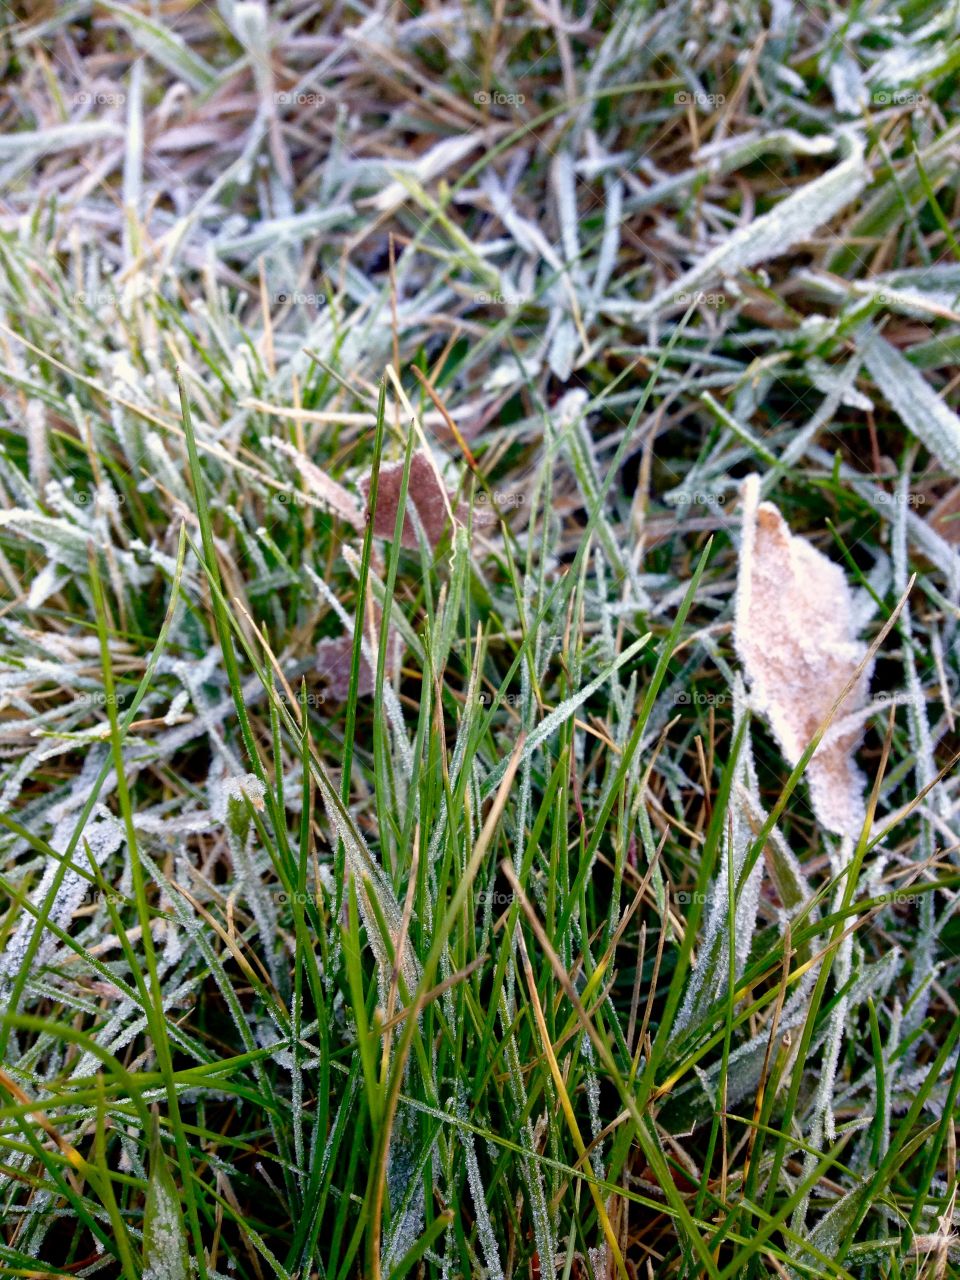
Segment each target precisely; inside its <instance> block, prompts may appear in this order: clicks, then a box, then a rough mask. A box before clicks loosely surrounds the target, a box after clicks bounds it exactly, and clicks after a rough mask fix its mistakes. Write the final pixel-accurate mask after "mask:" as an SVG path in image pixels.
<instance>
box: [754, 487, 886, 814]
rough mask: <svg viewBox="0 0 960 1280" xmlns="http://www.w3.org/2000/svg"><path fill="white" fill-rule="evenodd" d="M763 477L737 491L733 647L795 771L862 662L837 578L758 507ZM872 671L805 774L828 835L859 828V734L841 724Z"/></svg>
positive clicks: (860, 701)
mask: <svg viewBox="0 0 960 1280" xmlns="http://www.w3.org/2000/svg"><path fill="white" fill-rule="evenodd" d="M758 496H759V477H757V476H750V477H748V479H747V480H746V482H745V483H744V487H743V506H744V513H743V537H742V542H741V547H740V569H739V576H738V582H737V603H736V623H735V641H736V647H737V653H738V654H739V656H740V661H741V662H742V663H743V666H744V669H745V671H746V673H747V677H748V679H749V682H750V692H751V696H752V698H753V701H754V704H755V706H756V707H757V709H758V710H759V711H761V712H763V714H764V715H766V717H767V718H768V719H769V722H770V727H771V729H772V730H773V733H774V736H775V737H776V739H777V742H778V744H779V746H780V749H781V750H782V751H783V754H784V756H785V757H786V759H787V760H788V761H789V763H790V764H791V765H795V764H796V763H797V761H798V760H799V759H800V757H801V755H802V754H803V752H804V750H805V749H806V747H807V746H808V745H809V743H810V740H811V738H812V737H813V736H814V734H815V733H816V731H817V730H818V729H819V728H820V726H821V725H822V724H823V722H824V721H825V720H826V718H827V716H828V715H829V714H830V712H831V710H832V708H833V706H834V703H835V702H836V700H837V698H838V697H839V696H840V694H841V693H842V692H843V689H844V687H845V686H846V685H847V683H848V682H849V681H850V680H851V679H852V677H853V675H854V673H855V672H856V669H857V667H858V666H859V664H860V663H861V662H862V661H863V659H864V657H865V655H866V652H867V649H866V646H865V645H864V644H863V643H862V641H860V640H859V639H858V636H857V626H856V616H857V615H856V608H855V604H854V598H853V593H852V591H851V590H850V587H849V584H848V583H847V580H846V577H845V576H844V573H843V570H842V569H841V568H840V567H839V565H836V564H834V563H833V561H832V560H830V559H828V558H827V556H825V555H824V554H823V553H822V552H820V551H818V550H817V549H816V548H815V547H813V546H812V545H811V544H810V543H809V542H807V541H806V540H805V539H804V538H800V537H798V536H797V535H795V534H792V533H791V532H790V529H789V528H788V527H787V524H786V522H785V520H784V519H783V516H782V515H781V514H780V512H779V511H778V510H777V508H776V507H775V506H774V505H773V503H771V502H762V503H760V504H759V506H758V505H757V498H758ZM869 683H870V671H869V670H868V669H864V671H863V672H861V674H860V677H859V679H858V680H857V683H856V685H855V686H854V687H853V689H851V691H850V692H849V693H848V694H847V696H846V698H845V699H844V701H843V703H842V705H841V706H840V707H839V708H838V711H837V716H836V717H835V719H834V721H833V723H832V724H831V726H830V727H829V728H828V729H827V731H826V733H825V734H824V736H823V738H822V740H821V742H820V744H819V746H818V747H817V749H816V751H815V752H814V754H813V756H812V758H811V760H810V763H809V764H808V766H807V780H808V782H809V784H810V796H811V801H812V804H813V810H814V813H815V814H816V817H817V819H818V821H819V822H820V823H822V825H823V826H824V827H826V828H827V830H828V831H833V832H836V833H838V834H854V833H856V832H857V831H858V830H859V828H860V826H861V825H862V823H863V815H864V804H863V787H864V781H863V777H862V775H861V773H860V772H859V770H858V769H857V767H856V765H855V763H854V760H853V751H854V749H855V748H856V745H857V743H858V741H859V738H860V727H859V724H855V725H854V727H849V726H845V725H844V723H843V716H844V715H850V714H851V713H853V712H856V711H859V710H861V708H863V707H864V706H865V705H866V701H867V689H868V686H869Z"/></svg>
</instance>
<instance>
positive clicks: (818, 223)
mask: <svg viewBox="0 0 960 1280" xmlns="http://www.w3.org/2000/svg"><path fill="white" fill-rule="evenodd" d="M841 142H842V145H843V146H844V147H845V149H846V151H847V156H846V158H845V159H844V160H841V162H840V163H839V164H838V165H835V166H834V168H832V169H830V170H829V172H827V173H825V174H823V175H822V177H819V178H816V179H814V181H813V182H809V183H807V185H806V186H805V187H801V188H800V189H799V190H798V191H794V192H792V193H791V194H790V195H788V196H786V197H785V198H784V199H783V200H781V202H780V203H779V204H778V205H777V207H776V208H775V209H771V210H770V212H769V213H766V214H764V215H763V216H762V217H760V218H755V219H753V221H752V222H748V223H745V224H744V225H743V226H742V227H740V228H738V229H737V230H736V231H735V232H734V233H733V235H731V236H729V237H728V238H727V239H726V240H724V241H723V243H722V244H719V245H717V247H716V248H715V249H711V250H710V252H709V253H707V254H706V255H705V256H704V257H702V258H701V259H700V261H699V262H698V263H696V265H695V266H692V267H691V268H690V270H689V271H687V272H685V273H684V274H683V275H682V276H681V277H680V278H679V280H675V281H674V282H673V284H671V285H668V286H667V287H666V288H665V289H661V290H660V291H659V292H657V293H655V294H654V295H653V297H652V298H651V299H650V300H649V301H648V302H645V303H641V304H640V305H639V306H638V307H637V310H636V317H637V319H638V320H641V321H643V320H650V319H653V317H654V316H656V315H657V314H658V313H659V312H661V311H666V310H668V309H671V308H672V309H676V308H677V307H683V306H686V305H687V304H688V299H686V295H688V294H693V293H696V291H697V290H698V289H701V288H702V287H703V286H704V285H707V284H710V283H711V282H712V281H715V280H718V279H720V278H721V277H722V276H724V275H736V273H737V272H738V271H742V270H743V269H744V268H746V267H752V266H756V264H757V263H759V262H764V261H765V260H766V259H767V258H775V257H777V256H778V255H779V254H782V253H786V252H787V251H788V250H789V249H790V248H792V246H793V245H795V244H797V243H798V242H799V241H801V240H806V239H807V238H808V237H809V236H811V235H812V234H813V232H814V231H816V230H817V228H818V227H822V226H823V224H824V223H825V222H829V221H830V219H831V218H832V217H833V216H834V215H835V214H837V213H839V212H840V210H841V209H843V208H844V207H845V206H846V205H848V204H849V203H850V202H851V201H852V200H854V199H855V198H856V197H857V196H858V195H859V194H860V192H861V191H862V190H863V187H864V185H865V184H866V181H867V176H868V174H867V168H866V164H865V163H864V155H863V142H862V140H861V139H860V138H859V137H858V136H857V135H856V134H854V133H845V134H843V135H842V136H841Z"/></svg>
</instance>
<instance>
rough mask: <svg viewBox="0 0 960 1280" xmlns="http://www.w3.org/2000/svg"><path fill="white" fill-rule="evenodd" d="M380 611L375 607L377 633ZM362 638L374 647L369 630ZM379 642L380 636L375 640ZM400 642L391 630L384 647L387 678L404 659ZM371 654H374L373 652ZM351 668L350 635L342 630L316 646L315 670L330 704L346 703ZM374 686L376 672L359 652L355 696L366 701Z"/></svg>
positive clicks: (351, 641) (397, 635)
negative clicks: (341, 632) (337, 634)
mask: <svg viewBox="0 0 960 1280" xmlns="http://www.w3.org/2000/svg"><path fill="white" fill-rule="evenodd" d="M381 616H382V615H381V611H380V609H379V608H378V607H377V606H374V617H375V618H376V626H377V629H378V631H379V629H380V619H381ZM365 639H366V640H367V642H368V644H370V645H371V646H373V643H374V641H373V638H372V637H371V636H370V633H369V629H367V630H366V635H365ZM376 642H377V643H379V635H378V636H377V638H376ZM403 648H404V646H403V639H402V637H401V636H400V634H399V632H398V631H397V630H396V629H395V628H393V627H391V628H390V639H389V642H388V644H387V655H386V670H385V674H386V675H387V676H388V677H389V676H391V675H392V674H393V672H394V671H395V670H396V669H397V667H398V666H399V665H400V663H401V661H402V659H403ZM371 651H372V652H373V653H374V654H376V649H375V648H372V649H371ZM352 665H353V633H352V632H349V631H345V632H344V633H343V634H342V635H339V636H332V637H327V638H326V639H324V640H321V641H320V642H319V643H318V644H317V671H318V672H319V674H320V676H321V678H322V680H323V681H324V683H325V686H326V693H327V697H329V698H330V700H331V702H346V700H347V698H348V697H349V696H350V670H351V668H352ZM375 684H376V673H375V671H374V667H373V666H371V664H370V663H369V662H368V661H367V659H366V658H365V657H364V656H363V654H362V653H361V655H360V671H359V675H358V677H357V697H359V698H366V697H369V695H370V694H371V693H373V690H374V685H375Z"/></svg>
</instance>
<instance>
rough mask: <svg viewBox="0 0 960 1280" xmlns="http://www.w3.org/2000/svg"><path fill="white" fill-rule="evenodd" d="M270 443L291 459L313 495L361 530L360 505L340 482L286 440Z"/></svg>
mask: <svg viewBox="0 0 960 1280" xmlns="http://www.w3.org/2000/svg"><path fill="white" fill-rule="evenodd" d="M272 443H273V445H274V448H276V449H279V450H280V451H281V452H282V453H285V454H286V455H287V457H288V458H292V459H293V461H294V463H295V464H296V467H297V470H298V471H299V472H300V474H301V476H302V477H303V480H304V483H305V484H306V486H307V488H308V489H309V490H310V492H311V493H312V494H313V495H314V496H315V497H317V498H319V499H320V501H321V502H323V503H324V504H325V505H326V506H327V507H328V508H329V509H330V510H331V511H332V512H333V513H334V515H338V516H340V518H341V519H342V520H346V522H347V523H348V524H351V525H353V527H354V528H355V529H356V530H358V531H362V530H363V512H362V511H361V510H360V505H359V503H358V502H357V500H356V499H355V498H354V497H353V495H352V494H350V493H348V492H347V490H346V489H345V488H344V487H343V485H342V484H339V483H338V482H337V481H336V480H333V479H331V477H330V476H328V475H327V473H326V472H325V471H322V470H321V469H320V467H318V466H317V464H316V463H315V462H311V461H310V459H309V458H307V457H305V456H304V455H303V454H302V453H301V452H300V450H299V449H295V448H294V447H293V445H292V444H290V443H289V442H288V441H286V440H279V439H277V438H276V437H274V438H273V441H272Z"/></svg>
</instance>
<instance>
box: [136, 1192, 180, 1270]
mask: <svg viewBox="0 0 960 1280" xmlns="http://www.w3.org/2000/svg"><path fill="white" fill-rule="evenodd" d="M150 1199H151V1201H152V1209H153V1215H152V1220H151V1222H150V1227H149V1229H148V1230H147V1231H145V1232H144V1248H143V1252H144V1262H145V1264H146V1265H145V1266H144V1269H143V1280H188V1277H189V1274H190V1272H189V1265H185V1264H186V1258H185V1255H184V1247H183V1231H182V1228H181V1223H180V1206H179V1205H178V1204H177V1201H176V1199H175V1198H174V1195H173V1193H172V1190H171V1188H170V1187H168V1186H166V1185H164V1183H163V1182H161V1181H159V1180H157V1181H156V1182H151V1186H150Z"/></svg>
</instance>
